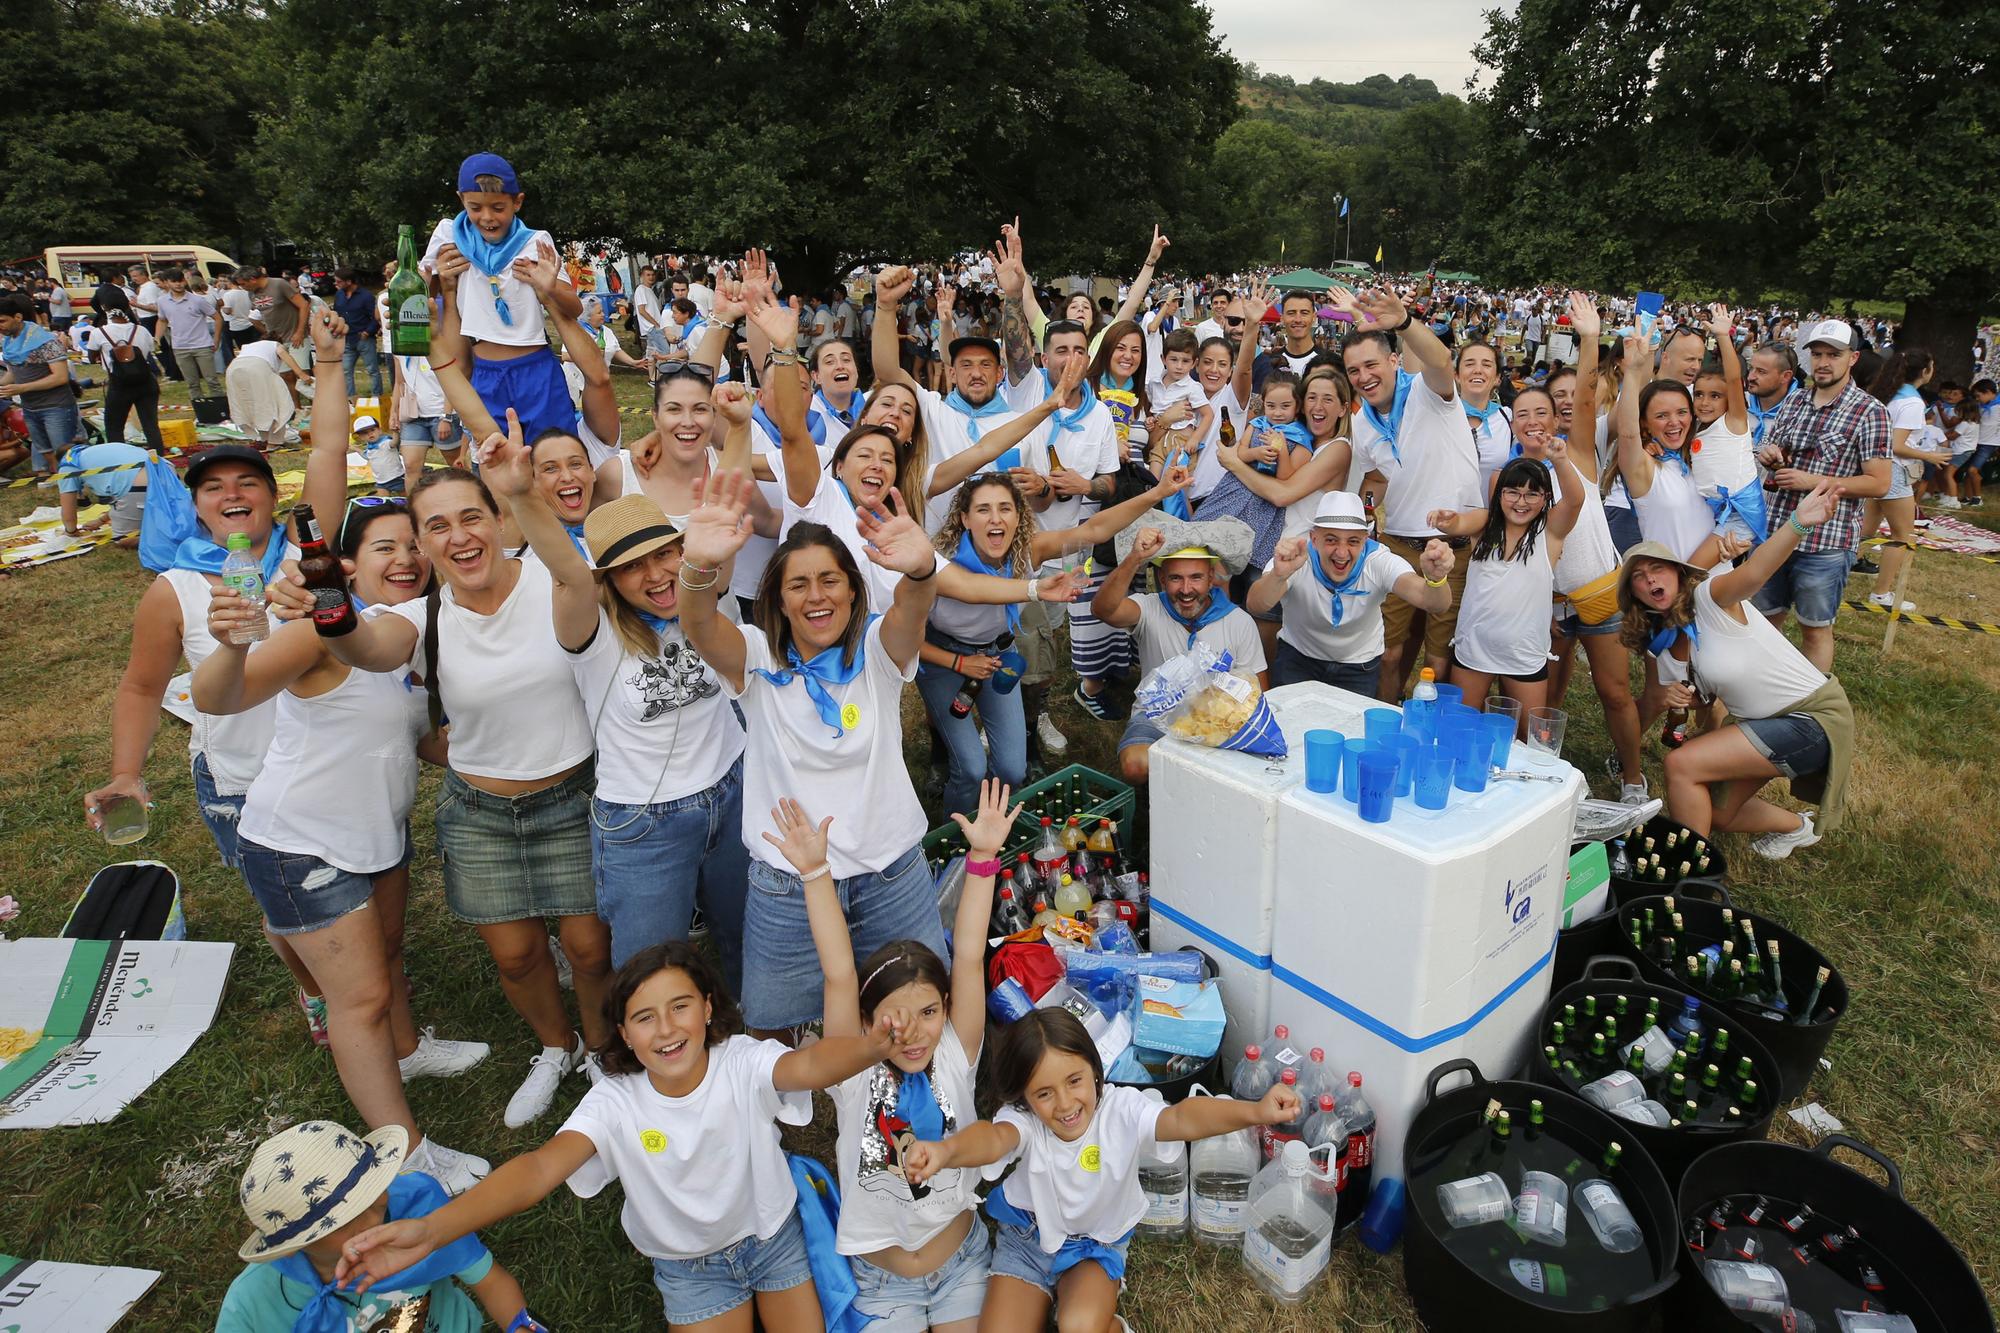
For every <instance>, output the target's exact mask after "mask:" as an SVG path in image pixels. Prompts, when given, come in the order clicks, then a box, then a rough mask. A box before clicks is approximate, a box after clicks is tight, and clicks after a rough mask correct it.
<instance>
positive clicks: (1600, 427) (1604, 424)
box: [1597, 412, 1632, 509]
mask: <svg viewBox="0 0 2000 1333" xmlns="http://www.w3.org/2000/svg"><path fill="white" fill-rule="evenodd" d="M1617 452H1618V451H1617V450H1616V449H1614V448H1612V445H1611V414H1610V413H1609V412H1604V413H1600V414H1599V415H1598V418H1597V475H1598V476H1600V477H1601V476H1603V475H1604V472H1605V469H1606V468H1608V467H1610V466H1611V460H1612V458H1613V457H1614V456H1616V454H1617ZM1604 507H1605V508H1606V509H1630V508H1631V507H1632V494H1631V492H1630V491H1627V490H1626V489H1625V477H1624V474H1623V473H1620V474H1619V475H1618V476H1616V477H1613V478H1612V479H1611V485H1610V487H1609V488H1608V489H1606V490H1605V492H1604Z"/></svg>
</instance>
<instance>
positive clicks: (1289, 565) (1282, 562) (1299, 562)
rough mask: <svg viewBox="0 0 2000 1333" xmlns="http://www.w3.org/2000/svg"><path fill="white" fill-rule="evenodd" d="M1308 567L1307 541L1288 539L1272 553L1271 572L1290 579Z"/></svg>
mask: <svg viewBox="0 0 2000 1333" xmlns="http://www.w3.org/2000/svg"><path fill="white" fill-rule="evenodd" d="M1305 567H1306V539H1305V538H1304V537H1287V538H1285V539H1284V540H1283V541H1281V542H1279V543H1278V545H1277V549H1275V550H1273V551H1272V552H1271V572H1272V573H1274V574H1276V575H1277V576H1278V577H1279V578H1281V579H1288V578H1290V577H1291V576H1292V575H1294V574H1296V573H1298V572H1299V571H1300V570H1301V569H1304V568H1305Z"/></svg>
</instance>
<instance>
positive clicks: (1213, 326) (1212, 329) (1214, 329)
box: [1194, 319, 1228, 343]
mask: <svg viewBox="0 0 2000 1333" xmlns="http://www.w3.org/2000/svg"><path fill="white" fill-rule="evenodd" d="M1194 336H1195V340H1196V341H1197V342H1204V343H1205V342H1207V341H1208V340H1209V339H1210V338H1223V337H1227V336H1228V335H1227V333H1226V332H1225V331H1224V329H1223V324H1222V321H1221V320H1219V319H1204V320H1203V321H1202V322H1201V323H1199V324H1197V325H1195V326H1194Z"/></svg>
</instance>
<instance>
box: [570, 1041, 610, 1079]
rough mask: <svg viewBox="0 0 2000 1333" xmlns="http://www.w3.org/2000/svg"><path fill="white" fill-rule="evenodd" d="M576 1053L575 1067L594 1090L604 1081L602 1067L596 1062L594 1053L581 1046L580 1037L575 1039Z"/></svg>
mask: <svg viewBox="0 0 2000 1333" xmlns="http://www.w3.org/2000/svg"><path fill="white" fill-rule="evenodd" d="M576 1052H577V1056H576V1067H577V1068H578V1069H581V1070H582V1071H583V1076H584V1077H585V1078H587V1079H589V1080H590V1086H591V1087H593V1088H594V1087H596V1086H597V1085H598V1084H600V1083H602V1082H603V1081H604V1079H605V1073H604V1066H603V1065H601V1064H599V1063H598V1062H597V1055H596V1053H595V1052H593V1051H591V1050H590V1049H589V1048H588V1047H586V1046H585V1045H584V1044H583V1038H582V1037H578V1038H577V1039H576Z"/></svg>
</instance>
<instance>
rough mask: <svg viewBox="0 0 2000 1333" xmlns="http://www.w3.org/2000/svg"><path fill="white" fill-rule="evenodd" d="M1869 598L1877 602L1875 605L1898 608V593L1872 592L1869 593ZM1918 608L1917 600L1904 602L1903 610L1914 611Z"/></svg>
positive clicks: (1886, 608) (1891, 608)
mask: <svg viewBox="0 0 2000 1333" xmlns="http://www.w3.org/2000/svg"><path fill="white" fill-rule="evenodd" d="M1868 600H1869V601H1871V602H1873V603H1875V605H1877V606H1879V607H1881V608H1883V609H1884V610H1888V611H1893V610H1895V609H1896V594H1895V593H1893V592H1871V593H1869V594H1868ZM1916 609H1917V604H1916V603H1915V602H1904V603H1903V610H1904V611H1905V612H1910V611H1914V610H1916Z"/></svg>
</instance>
